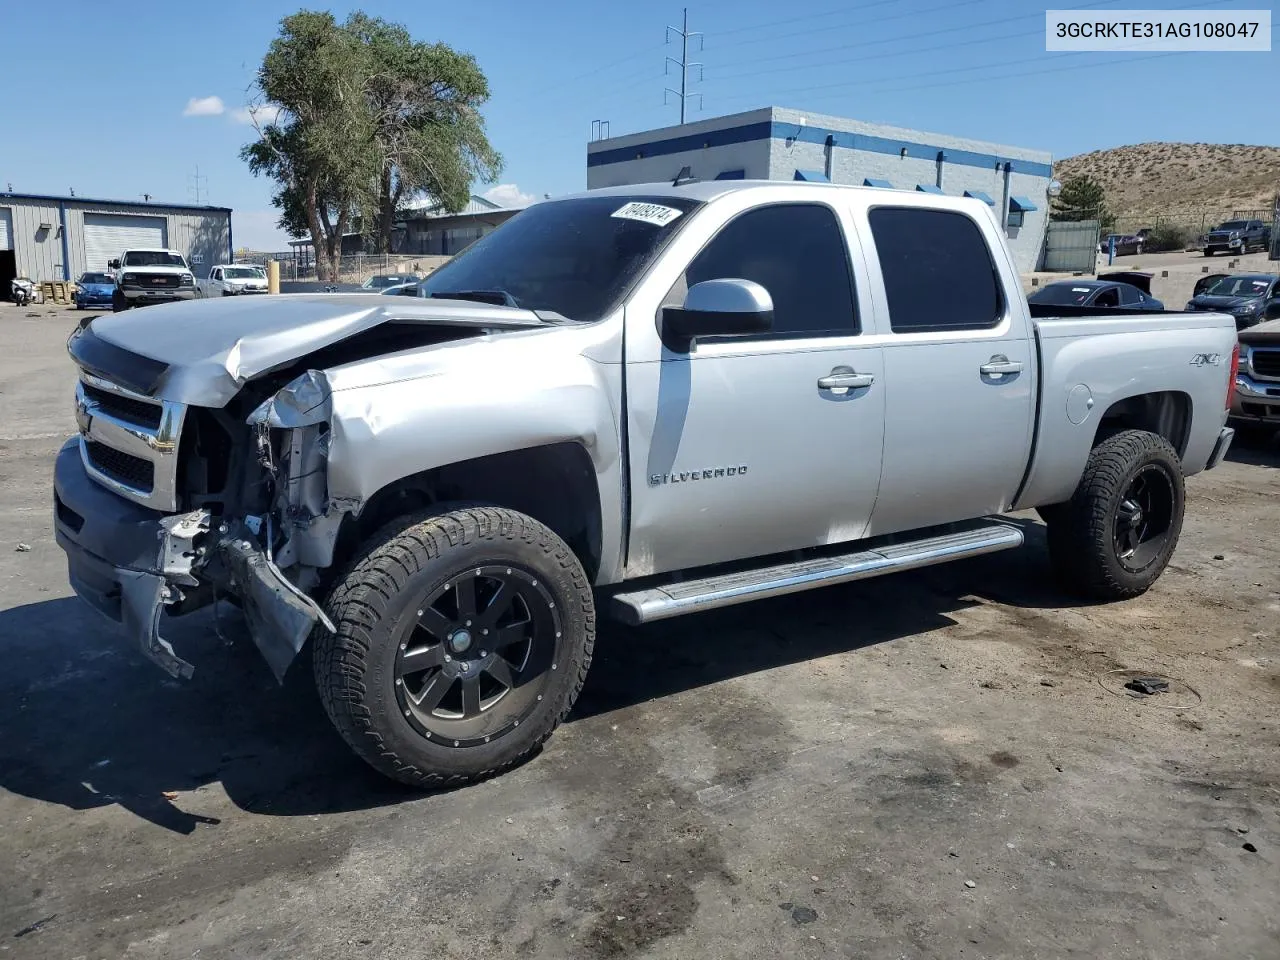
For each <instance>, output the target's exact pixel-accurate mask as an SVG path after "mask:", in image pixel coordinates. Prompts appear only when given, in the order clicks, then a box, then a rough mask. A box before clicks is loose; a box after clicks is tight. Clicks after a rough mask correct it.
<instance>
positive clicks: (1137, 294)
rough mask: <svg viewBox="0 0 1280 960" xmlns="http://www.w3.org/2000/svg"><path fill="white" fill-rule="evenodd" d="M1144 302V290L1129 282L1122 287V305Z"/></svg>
mask: <svg viewBox="0 0 1280 960" xmlns="http://www.w3.org/2000/svg"><path fill="white" fill-rule="evenodd" d="M1141 302H1142V291H1141V290H1139V289H1138V288H1137V287H1131V286H1129V285H1128V284H1126V285H1124V286H1122V287H1121V288H1120V305H1121V306H1131V305H1133V304H1138V303H1141Z"/></svg>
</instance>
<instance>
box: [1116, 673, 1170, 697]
mask: <svg viewBox="0 0 1280 960" xmlns="http://www.w3.org/2000/svg"><path fill="white" fill-rule="evenodd" d="M1124 688H1125V689H1126V690H1132V691H1133V692H1134V693H1137V694H1141V695H1142V696H1144V697H1149V696H1152V695H1153V694H1157V693H1168V692H1169V681H1168V680H1161V679H1160V678H1159V677H1134V678H1133V679H1132V680H1130V681H1129V682H1128V683H1126V684H1125V685H1124Z"/></svg>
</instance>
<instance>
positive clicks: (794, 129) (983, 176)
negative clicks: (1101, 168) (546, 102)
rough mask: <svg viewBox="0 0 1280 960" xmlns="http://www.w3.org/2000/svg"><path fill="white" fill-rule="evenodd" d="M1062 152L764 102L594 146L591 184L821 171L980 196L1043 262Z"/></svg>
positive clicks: (1023, 253) (830, 176) (848, 179)
mask: <svg viewBox="0 0 1280 960" xmlns="http://www.w3.org/2000/svg"><path fill="white" fill-rule="evenodd" d="M1052 164H1053V157H1052V156H1051V155H1050V154H1049V153H1046V152H1045V151H1043V150H1031V149H1028V148H1026V147H1011V146H1007V145H1004V144H998V143H987V142H984V141H981V140H970V139H967V138H965V137H955V136H950V135H947V134H940V133H923V132H921V131H919V130H906V129H903V128H901V127H886V126H881V125H880V124H874V123H863V122H861V121H859V120H847V119H844V118H842V117H829V116H823V115H821V114H814V113H806V112H805V111H803V110H790V109H785V108H782V107H764V108H761V109H759V110H751V111H748V112H746V113H735V114H731V115H730V116H726V117H715V118H712V119H710V120H699V121H696V122H693V123H685V124H681V125H679V126H674V127H664V128H663V129H661V130H649V131H646V132H644V133H635V134H628V135H626V136H619V137H610V138H607V139H604V140H596V141H594V142H592V143H590V144H589V145H588V146H587V189H589V190H591V189H595V188H598V187H613V186H620V185H623V184H633V183H653V182H660V181H663V180H668V181H669V180H674V179H675V178H676V176H677V174H679V172H680V170H681V169H682V168H683V167H688V168H689V169H690V172H691V173H692V174H693V176H695V177H697V178H698V179H700V180H738V179H745V180H816V181H821V182H830V183H846V184H855V185H862V186H869V187H880V188H883V189H892V190H913V191H915V190H920V191H925V192H927V193H943V194H948V195H951V196H970V197H976V198H978V199H979V200H982V201H984V202H986V203H988V204H990V205H991V207H992V209H993V210H995V211H996V213H997V216H998V217H999V219H1000V220H1001V222H1003V223H1004V224H1005V225H1006V227H1005V230H1006V233H1007V234H1008V237H1009V243H1010V246H1011V247H1012V248H1013V252H1014V256H1015V258H1016V259H1017V262H1018V268H1019V269H1020V270H1023V271H1030V270H1034V269H1035V268H1036V265H1037V261H1038V259H1039V257H1040V251H1041V247H1042V246H1043V243H1044V235H1045V227H1046V224H1047V222H1048V213H1049V203H1048V188H1049V183H1050V180H1051V179H1052V176H1051V174H1052Z"/></svg>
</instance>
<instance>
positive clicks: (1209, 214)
mask: <svg viewBox="0 0 1280 960" xmlns="http://www.w3.org/2000/svg"><path fill="white" fill-rule="evenodd" d="M1271 215H1272V214H1271V211H1270V210H1268V209H1266V208H1265V207H1263V208H1259V209H1256V210H1206V209H1201V210H1158V211H1157V210H1149V211H1146V212H1132V211H1130V212H1126V213H1120V214H1117V215H1116V219H1115V223H1114V225H1113V226H1112V227H1111V229H1110V230H1109V231H1108V232H1109V233H1118V234H1134V233H1137V232H1138V231H1139V230H1144V229H1145V230H1156V229H1157V228H1163V230H1162V232H1164V233H1168V234H1170V235H1177V236H1181V237H1182V238H1183V241H1182V242H1183V245H1185V246H1188V247H1190V246H1193V245H1194V244H1195V243H1196V241H1197V240H1199V239H1200V238H1201V237H1203V236H1204V235H1205V234H1206V233H1208V232H1209V231H1210V230H1212V229H1213V228H1214V227H1216V226H1217V225H1218V224H1220V223H1222V222H1223V221H1224V220H1262V221H1263V222H1265V223H1270V222H1271Z"/></svg>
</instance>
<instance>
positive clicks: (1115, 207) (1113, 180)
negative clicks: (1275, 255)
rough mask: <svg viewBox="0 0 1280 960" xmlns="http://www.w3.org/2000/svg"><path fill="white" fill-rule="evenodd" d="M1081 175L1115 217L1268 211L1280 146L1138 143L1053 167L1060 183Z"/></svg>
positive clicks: (1278, 178)
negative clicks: (1102, 193)
mask: <svg viewBox="0 0 1280 960" xmlns="http://www.w3.org/2000/svg"><path fill="white" fill-rule="evenodd" d="M1080 174H1086V175H1088V176H1090V177H1092V178H1093V179H1095V180H1097V181H1098V182H1099V183H1101V184H1102V186H1103V188H1104V189H1105V190H1106V192H1107V205H1108V206H1109V207H1110V208H1111V209H1112V211H1114V212H1116V213H1118V214H1120V215H1121V216H1123V215H1125V214H1151V213H1170V214H1175V213H1191V212H1192V211H1196V212H1206V213H1208V214H1209V216H1210V217H1211V218H1212V217H1219V216H1226V215H1230V214H1231V212H1232V211H1234V210H1254V209H1259V210H1260V209H1266V210H1270V209H1271V205H1272V202H1273V200H1274V198H1275V195H1276V193H1277V192H1280V147H1253V146H1248V145H1245V144H1238V143H1138V144H1134V145H1132V146H1127V147H1114V148H1112V149H1110V150H1094V151H1092V152H1091V153H1081V154H1078V155H1076V156H1074V157H1067V158H1066V159H1065V160H1058V161H1056V162H1055V164H1054V176H1055V177H1057V178H1058V179H1059V180H1065V179H1067V178H1068V177H1071V176H1078V175H1080Z"/></svg>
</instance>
